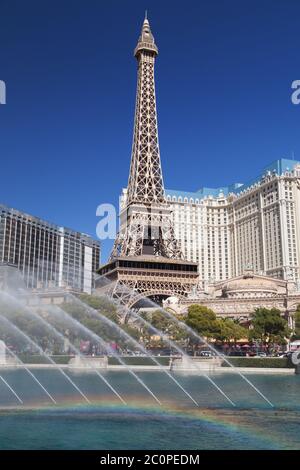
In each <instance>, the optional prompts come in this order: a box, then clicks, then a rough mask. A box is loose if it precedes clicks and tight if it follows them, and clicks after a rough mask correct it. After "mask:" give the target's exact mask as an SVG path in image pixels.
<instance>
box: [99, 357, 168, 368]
mask: <svg viewBox="0 0 300 470" xmlns="http://www.w3.org/2000/svg"><path fill="white" fill-rule="evenodd" d="M155 359H156V360H157V362H159V364H160V365H162V366H168V365H169V363H170V358H169V357H167V356H156V357H155ZM122 361H123V362H125V364H127V365H128V366H155V365H157V364H155V363H154V362H153V361H152V360H151V358H150V357H140V356H126V357H122ZM108 364H109V365H111V366H112V365H120V362H119V361H118V360H117V359H116V358H115V357H109V358H108Z"/></svg>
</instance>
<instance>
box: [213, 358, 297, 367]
mask: <svg viewBox="0 0 300 470" xmlns="http://www.w3.org/2000/svg"><path fill="white" fill-rule="evenodd" d="M228 360H229V361H230V362H231V364H232V365H233V366H235V367H270V368H293V367H295V366H293V364H291V361H289V359H288V358H287V357H229V358H228ZM222 367H229V365H228V364H227V363H226V362H225V361H224V362H223V363H222Z"/></svg>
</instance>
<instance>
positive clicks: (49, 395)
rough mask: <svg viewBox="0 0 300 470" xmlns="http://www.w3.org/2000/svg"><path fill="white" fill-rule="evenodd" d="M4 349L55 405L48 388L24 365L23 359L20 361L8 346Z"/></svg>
mask: <svg viewBox="0 0 300 470" xmlns="http://www.w3.org/2000/svg"><path fill="white" fill-rule="evenodd" d="M6 349H7V351H8V352H9V354H11V355H12V357H13V358H14V359H15V360H16V361H17V362H18V363H19V364H20V365H21V367H22V368H23V369H25V370H26V372H28V374H29V375H30V376H31V377H32V378H33V380H34V381H35V382H36V383H37V384H38V385H39V386H40V387H41V389H42V390H44V392H45V393H46V395H48V397H49V398H50V400H51V401H52V403H54V404H55V405H57V402H56V400H55V399H54V398H53V396H52V395H51V394H50V393H49V392H48V390H47V389H46V388H45V387H44V385H43V384H42V383H41V382H40V381H39V379H38V378H37V377H36V376H35V374H33V372H31V370H30V369H28V367H27V366H26V364H24V362H23V361H21V359H20V358H19V357H18V356H17V354H15V353H14V352H13V351H12V350H11V349H10V348H9V347H8V346H6Z"/></svg>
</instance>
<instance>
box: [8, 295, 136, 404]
mask: <svg viewBox="0 0 300 470" xmlns="http://www.w3.org/2000/svg"><path fill="white" fill-rule="evenodd" d="M6 295H7V296H9V297H11V298H12V299H13V300H14V302H15V303H17V304H18V306H20V307H21V308H22V310H23V312H25V313H26V314H27V316H31V317H32V318H34V319H35V320H37V321H38V322H40V323H41V324H43V325H44V326H45V327H46V328H47V329H48V330H50V331H51V332H52V333H53V334H54V335H55V336H56V337H57V338H60V339H61V340H65V339H66V338H65V336H64V335H62V333H60V332H59V331H57V330H56V328H54V327H53V326H52V325H51V324H50V323H49V322H47V321H46V320H45V319H44V318H42V317H41V316H40V315H38V314H37V313H35V312H33V311H31V310H29V309H28V308H27V307H25V306H24V305H23V304H22V303H21V302H20V301H19V300H17V299H15V298H14V297H12V296H11V295H10V294H6ZM70 347H71V349H72V350H73V351H74V352H75V353H76V354H78V355H79V356H82V354H81V353H80V351H79V350H78V349H77V348H76V347H75V346H74V345H73V344H72V343H70ZM47 357H48V358H49V359H50V361H51V362H53V363H54V364H55V362H54V361H53V360H52V359H51V358H50V357H49V356H47ZM89 367H90V369H92V370H93V371H94V372H95V373H96V374H97V375H98V377H99V378H100V379H101V380H102V381H103V382H104V383H105V384H106V385H107V387H108V388H109V389H110V390H111V391H112V392H113V393H114V394H115V395H116V396H117V397H118V398H119V400H120V401H121V402H122V403H123V405H126V404H127V403H126V402H125V400H124V399H123V398H122V397H121V395H120V394H119V393H118V392H117V390H116V389H115V388H114V387H113V386H112V385H111V384H110V383H109V381H108V380H107V379H106V378H105V377H104V376H103V375H102V374H101V373H100V372H99V371H98V370H97V369H95V368H94V367H92V366H91V365H90V366H89ZM61 370H62V369H61ZM63 373H64V374H65V372H64V371H63ZM65 375H66V376H67V377H69V376H68V375H67V374H65ZM69 380H71V379H70V377H69ZM74 385H76V384H74ZM76 387H77V385H76ZM79 390H80V389H79V388H78V391H79ZM80 392H81V391H80ZM81 394H82V396H83V397H84V398H85V399H86V400H87V401H88V403H90V401H89V400H88V399H87V397H86V396H85V395H84V394H83V392H81Z"/></svg>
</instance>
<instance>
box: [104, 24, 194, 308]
mask: <svg viewBox="0 0 300 470" xmlns="http://www.w3.org/2000/svg"><path fill="white" fill-rule="evenodd" d="M157 54H158V49H157V46H156V44H155V41H154V37H153V35H152V32H151V29H150V25H149V21H148V19H147V18H145V20H144V23H143V26H142V31H141V34H140V37H139V40H138V43H137V46H136V48H135V50H134V55H135V57H136V59H137V62H138V80H137V93H136V107H135V119H134V133H133V144H132V154H131V164H130V172H129V179H128V187H127V191H125V197H124V198H123V202H122V207H121V213H120V230H119V233H118V236H117V238H116V241H115V243H114V247H113V250H112V253H111V256H110V259H109V262H108V264H106V265H105V266H102V267H101V268H100V270H99V274H100V275H101V277H102V278H103V277H105V279H106V280H107V279H109V280H111V281H114V286H113V288H112V292H113V294H112V295H113V296H114V297H117V298H119V299H120V298H122V299H123V300H124V303H127V304H132V303H134V302H135V300H133V298H134V299H137V298H142V297H143V296H144V297H150V296H152V297H154V298H156V299H157V297H169V296H171V295H178V296H180V297H185V296H186V295H187V294H188V293H189V292H190V291H191V290H192V289H193V287H194V286H195V285H196V284H197V280H198V269H197V264H196V263H192V262H189V261H185V260H183V256H182V253H181V250H180V247H179V244H178V242H177V240H176V237H175V234H174V229H173V223H172V213H171V210H170V206H169V204H168V203H167V201H166V198H165V191H164V184H163V177H162V170H161V162H160V153H159V142H158V125H157V112H156V98H155V81H154V65H155V59H156V56H157ZM99 288H100V283H99ZM106 288H107V286H106V287H105V289H106ZM128 289H129V290H128ZM128 292H135V294H134V296H132V295H130V296H129V295H128ZM129 297H130V299H131V300H129Z"/></svg>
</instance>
